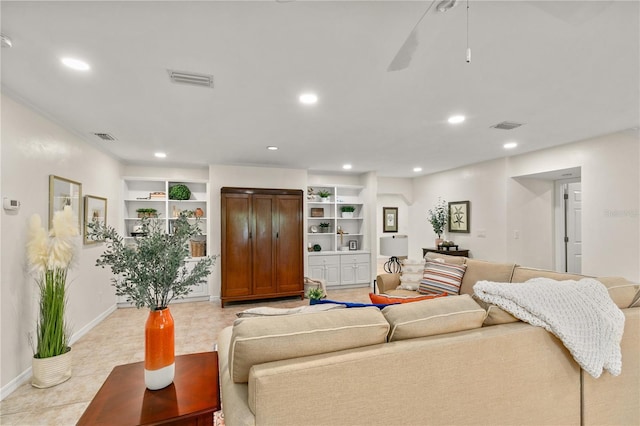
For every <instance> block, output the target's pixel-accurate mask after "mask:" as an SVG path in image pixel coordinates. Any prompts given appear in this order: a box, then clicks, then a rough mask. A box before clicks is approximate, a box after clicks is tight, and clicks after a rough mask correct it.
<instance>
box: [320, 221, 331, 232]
mask: <svg viewBox="0 0 640 426" xmlns="http://www.w3.org/2000/svg"><path fill="white" fill-rule="evenodd" d="M320 232H321V233H324V234H326V233H327V232H329V222H321V223H320Z"/></svg>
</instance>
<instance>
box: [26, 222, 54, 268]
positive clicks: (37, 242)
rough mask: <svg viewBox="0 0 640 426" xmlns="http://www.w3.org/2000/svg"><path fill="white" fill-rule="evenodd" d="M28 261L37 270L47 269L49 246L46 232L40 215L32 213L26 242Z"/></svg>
mask: <svg viewBox="0 0 640 426" xmlns="http://www.w3.org/2000/svg"><path fill="white" fill-rule="evenodd" d="M27 254H28V256H29V263H30V264H31V265H32V266H33V267H34V268H35V269H36V270H38V271H39V272H44V271H45V270H46V269H47V262H48V259H49V247H48V240H47V233H46V231H45V230H44V228H43V227H42V221H41V220H40V216H39V215H37V214H34V215H33V216H31V219H30V221H29V242H28V243H27Z"/></svg>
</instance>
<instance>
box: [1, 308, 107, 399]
mask: <svg viewBox="0 0 640 426" xmlns="http://www.w3.org/2000/svg"><path fill="white" fill-rule="evenodd" d="M115 310H116V305H115V304H114V305H112V306H110V307H109V308H108V309H107V310H106V311H104V312H103V313H101V314H100V315H98V316H97V317H96V318H95V319H94V320H93V321H91V322H90V323H88V324H87V325H85V326H84V327H82V328H81V329H80V330H78V331H77V332H75V333H73V335H72V336H71V337H70V338H69V344H70V345H73V344H74V343H75V342H77V341H78V340H80V338H81V337H82V336H84V335H85V334H87V333H88V332H89V331H91V329H92V328H94V327H95V326H96V325H98V324H100V323H101V322H102V321H104V319H105V318H106V317H108V316H109V315H110V314H111V313H112V312H114V311H115ZM29 379H31V367H29V368H27V369H26V370H24V371H23V372H22V373H20V374H19V375H18V376H17V377H16V378H15V379H13V380H11V381H10V382H9V383H7V384H6V385H4V386H3V387H2V388H1V389H0V401H2V400H4V399H5V398H6V397H8V396H9V395H11V393H13V391H15V390H16V389H18V388H19V387H20V386H22V385H23V384H25V383H26V382H28V381H29Z"/></svg>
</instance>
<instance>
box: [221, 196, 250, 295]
mask: <svg viewBox="0 0 640 426" xmlns="http://www.w3.org/2000/svg"><path fill="white" fill-rule="evenodd" d="M221 207H222V218H221V222H222V232H221V234H222V235H221V238H222V247H223V252H222V256H221V259H220V260H221V264H222V296H223V297H225V296H227V297H229V296H230V297H234V296H248V295H250V294H252V291H253V289H252V282H253V279H252V276H251V264H250V262H251V247H252V244H251V238H250V236H251V235H250V233H251V228H252V223H251V220H250V218H251V196H250V195H249V194H223V196H222V206H221Z"/></svg>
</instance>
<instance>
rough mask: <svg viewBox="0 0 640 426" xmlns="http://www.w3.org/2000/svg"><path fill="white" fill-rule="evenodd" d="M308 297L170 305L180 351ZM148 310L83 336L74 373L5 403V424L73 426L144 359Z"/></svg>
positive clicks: (351, 294) (362, 298)
mask: <svg viewBox="0 0 640 426" xmlns="http://www.w3.org/2000/svg"><path fill="white" fill-rule="evenodd" d="M369 291H370V289H369V288H368V287H366V288H356V289H344V290H329V297H330V298H331V299H334V300H342V301H350V302H369V297H368V294H369ZM308 303H309V302H308V300H304V301H302V300H300V299H297V298H294V299H284V300H275V301H262V302H258V303H242V304H239V303H235V304H229V305H227V307H226V308H224V309H222V308H221V307H220V302H190V303H176V304H173V305H171V314H172V315H173V318H174V322H175V342H176V355H182V354H187V353H195V352H205V351H210V350H212V348H213V345H214V343H215V342H216V339H217V336H218V333H219V332H220V331H221V330H222V329H223V328H225V327H227V326H229V325H231V324H232V323H233V320H234V319H235V318H236V313H237V312H240V311H243V310H245V309H249V308H252V307H256V306H271V307H277V308H292V307H297V306H301V305H306V304H308ZM147 315H148V311H147V310H145V309H135V308H123V309H118V310H116V311H115V312H113V313H112V314H111V315H109V316H108V317H107V318H106V319H105V320H104V321H102V322H101V323H100V324H98V325H97V326H96V327H95V328H93V329H92V330H91V331H90V332H89V333H87V334H86V335H85V336H83V337H82V338H81V339H80V340H78V341H77V342H76V343H75V344H74V345H73V348H72V352H73V367H72V368H73V373H72V376H71V378H70V379H69V380H67V381H66V382H65V383H62V384H60V385H58V386H54V387H52V388H49V389H37V388H34V387H32V386H31V384H30V383H25V384H24V385H22V386H20V387H19V388H18V389H17V390H16V391H15V392H13V393H12V394H11V395H9V396H8V397H7V398H5V399H4V400H3V401H0V424H1V425H6V426H9V425H56V426H60V425H74V424H75V423H76V422H77V421H78V419H79V418H80V416H81V415H82V413H83V412H84V410H85V409H86V408H87V406H88V405H89V402H90V401H91V400H92V399H93V397H94V395H95V394H96V392H97V391H98V389H100V386H102V383H103V382H104V380H105V379H106V378H107V376H108V375H109V373H110V372H111V370H112V369H113V367H115V366H117V365H122V364H128V363H132V362H138V361H143V359H144V324H145V321H146V319H147Z"/></svg>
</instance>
